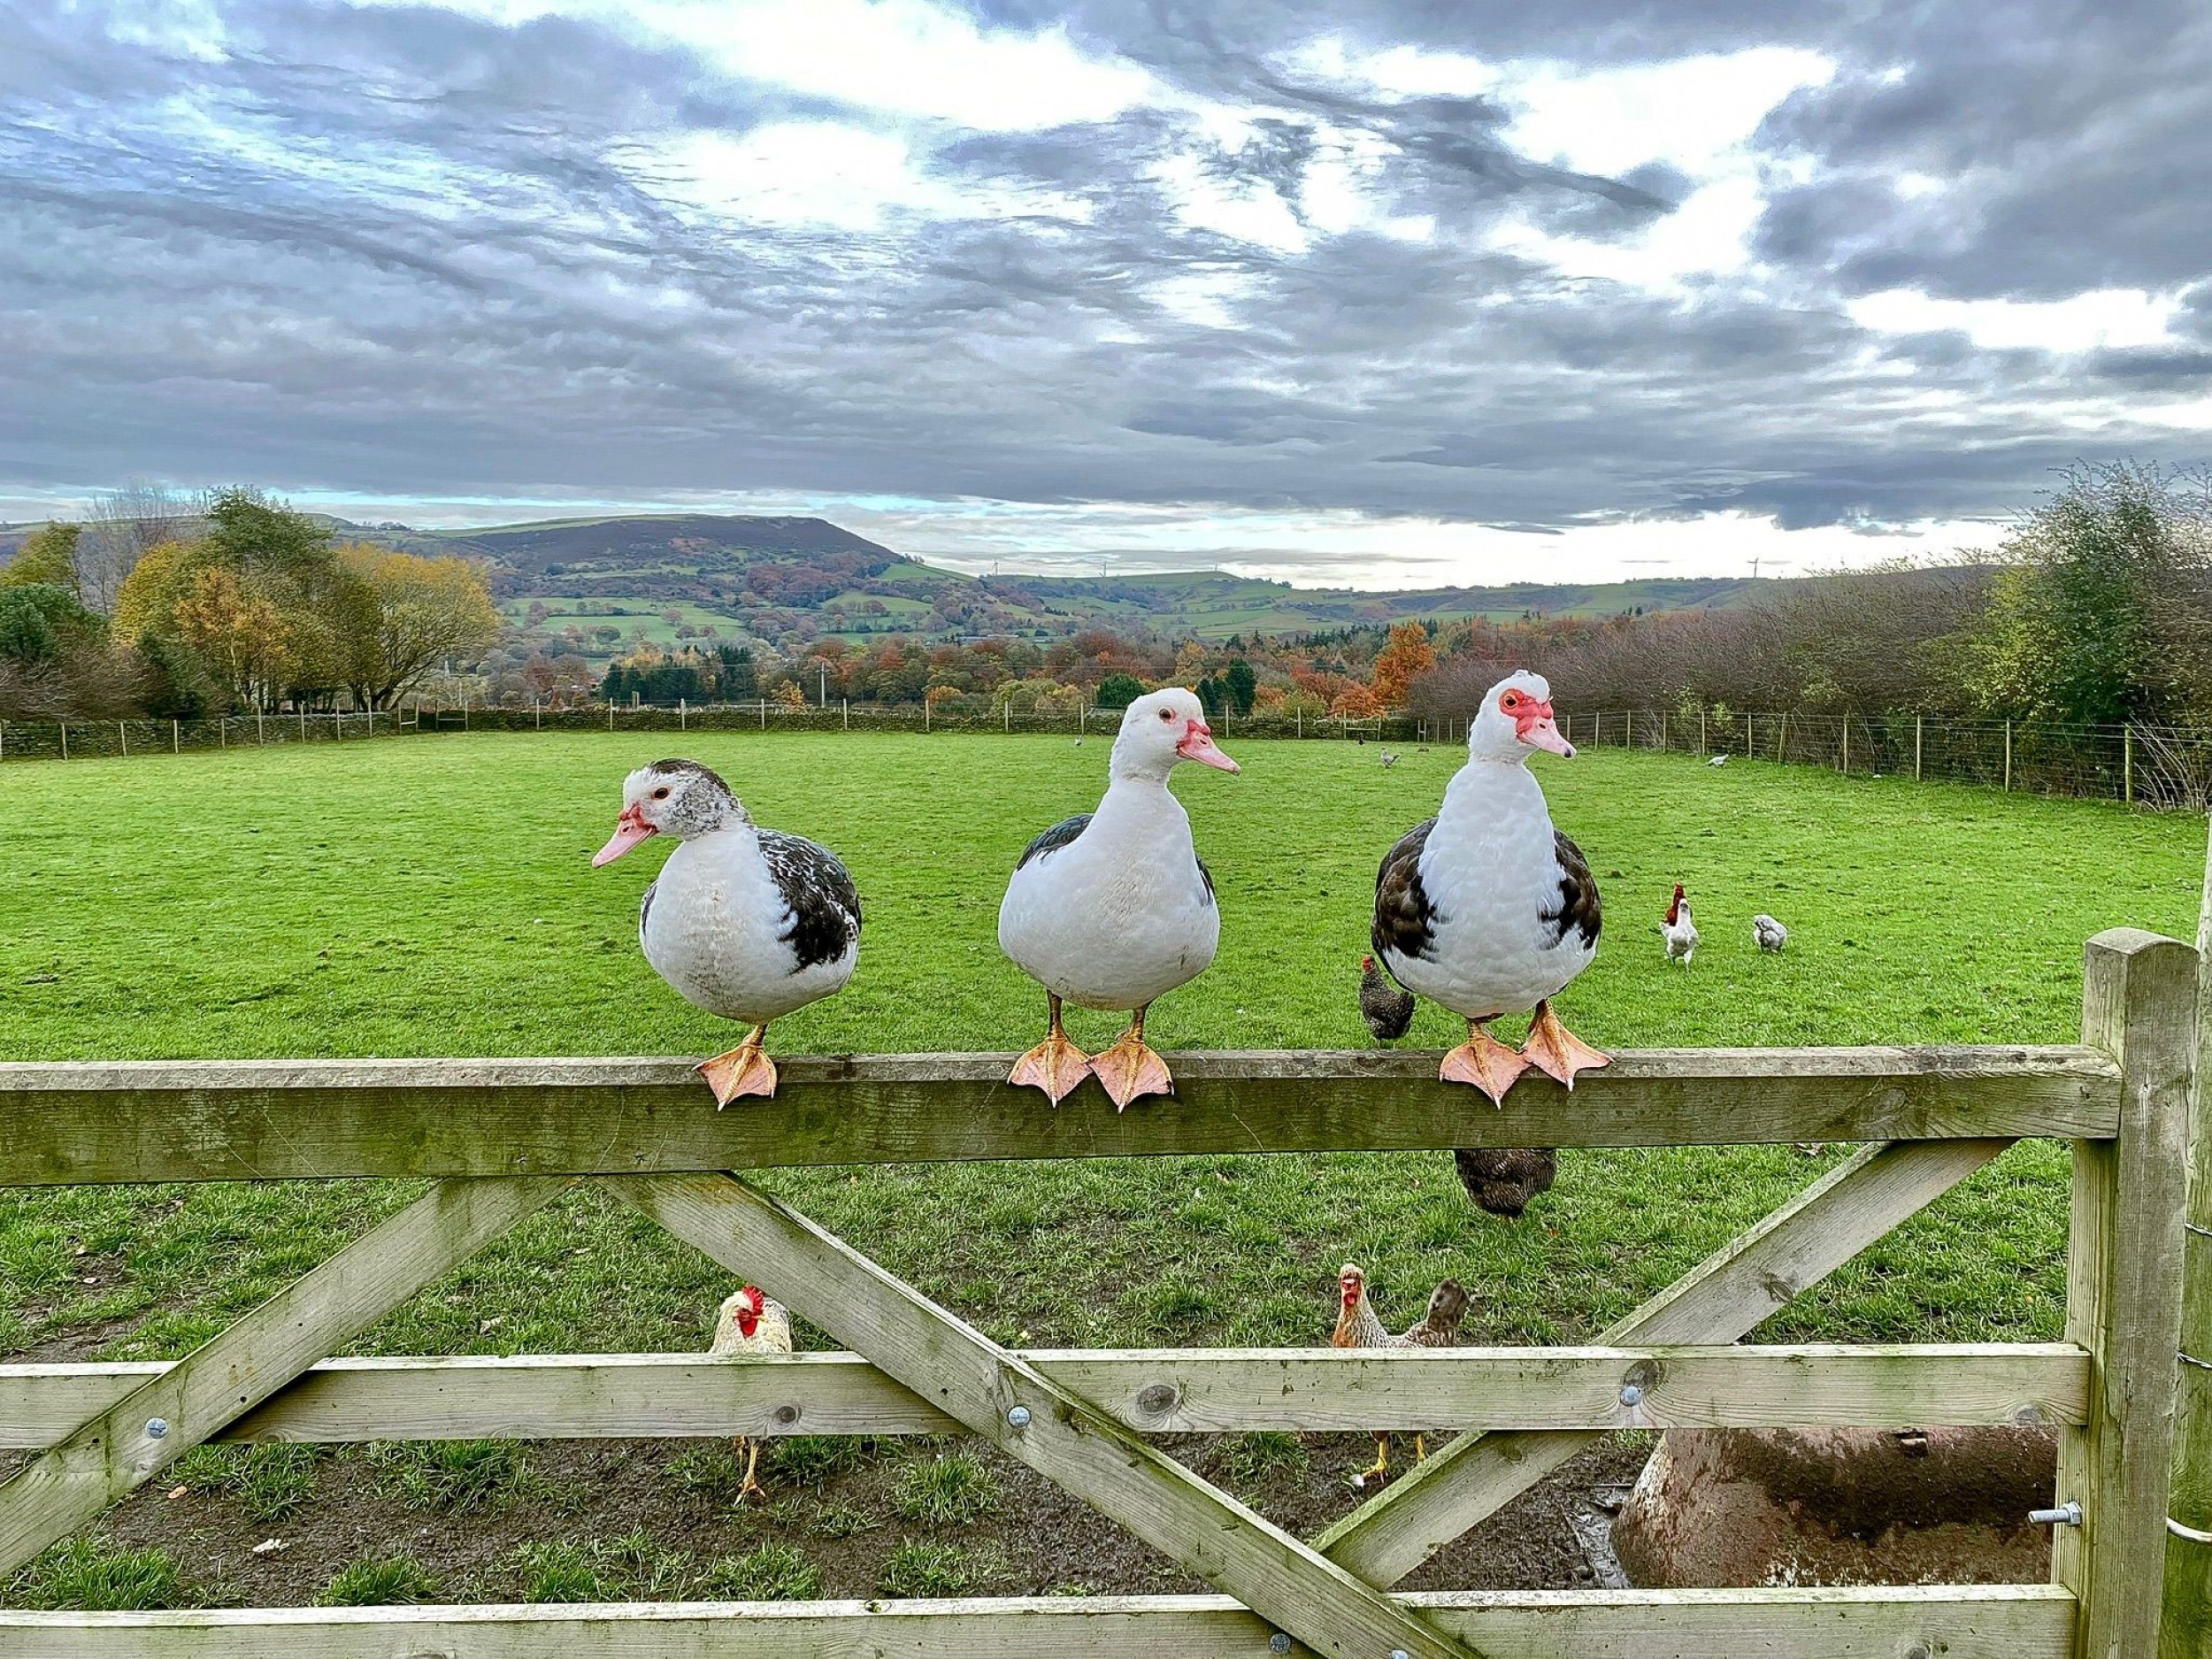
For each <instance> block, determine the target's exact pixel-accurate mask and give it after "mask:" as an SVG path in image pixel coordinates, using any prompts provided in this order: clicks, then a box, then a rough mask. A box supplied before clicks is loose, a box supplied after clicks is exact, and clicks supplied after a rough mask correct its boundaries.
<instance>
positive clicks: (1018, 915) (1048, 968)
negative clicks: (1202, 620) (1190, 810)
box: [998, 687, 1237, 1109]
mask: <svg viewBox="0 0 2212 1659" xmlns="http://www.w3.org/2000/svg"><path fill="white" fill-rule="evenodd" d="M1185 760H1194V761H1196V762H1198V763H1199V764H1201V765H1204V766H1214V767H1218V768H1219V769H1220V770H1221V771H1223V772H1234V771H1236V770H1237V764H1236V762H1234V761H1233V760H1231V759H1230V758H1229V757H1227V756H1226V755H1225V754H1223V753H1222V752H1221V751H1220V749H1217V748H1216V747H1215V746H1214V739H1213V729H1212V728H1211V727H1210V726H1208V725H1207V724H1206V711H1205V709H1204V708H1203V706H1202V705H1201V704H1200V703H1199V701H1198V699H1197V697H1196V696H1195V695H1193V694H1192V693H1190V692H1188V691H1186V690H1183V689H1181V688H1180V687H1175V688H1171V689H1169V690H1165V691H1155V692H1152V693H1151V694H1149V695H1146V696H1142V697H1139V698H1138V699H1137V700H1136V701H1135V702H1134V703H1131V704H1130V705H1129V707H1128V708H1127V710H1125V711H1124V713H1123V715H1122V717H1121V732H1120V734H1119V735H1118V737H1116V738H1115V739H1114V749H1113V754H1112V756H1111V757H1110V761H1109V763H1108V774H1109V782H1108V785H1107V788H1106V795H1105V798H1104V799H1103V800H1102V801H1101V802H1099V803H1098V810H1096V811H1095V812H1086V813H1084V814H1082V815H1081V816H1079V817H1077V818H1068V819H1066V820H1065V821H1064V822H1062V823H1059V824H1056V825H1054V826H1052V827H1051V828H1050V829H1048V830H1047V831H1046V832H1045V833H1043V834H1041V835H1040V836H1038V837H1037V839H1036V840H1035V841H1031V842H1030V843H1029V845H1028V847H1027V848H1026V849H1025V850H1024V851H1023V853H1022V856H1021V858H1020V860H1019V862H1018V863H1017V864H1015V866H1014V875H1013V879H1011V880H1010V881H1009V882H1008V883H1007V886H1006V897H1005V899H1004V901H1003V902H1002V903H1001V904H1000V905H999V912H998V942H999V949H1002V950H1003V951H1004V952H1005V953H1006V954H1007V956H1009V957H1010V958H1011V959H1012V961H1013V963H1014V965H1015V966H1017V967H1018V968H1019V969H1020V970H1021V971H1022V972H1024V973H1026V974H1027V975H1028V976H1029V977H1030V978H1031V979H1034V980H1036V981H1037V982H1038V983H1039V984H1040V985H1041V986H1043V987H1045V995H1046V998H1047V1002H1048V1006H1049V1008H1050V1010H1051V1023H1050V1025H1049V1026H1048V1028H1047V1031H1046V1033H1045V1039H1044V1041H1042V1042H1041V1043H1039V1044H1038V1045H1037V1046H1036V1047H1035V1048H1032V1049H1031V1050H1030V1051H1029V1052H1028V1053H1026V1054H1025V1055H1024V1056H1022V1057H1021V1058H1020V1059H1019V1060H1018V1062H1016V1063H1015V1066H1014V1070H1013V1071H1012V1073H1011V1074H1010V1076H1009V1078H1008V1079H1007V1080H1008V1081H1009V1082H1010V1083H1016V1084H1021V1085H1025V1086H1027V1087H1034V1088H1041V1089H1042V1090H1043V1091H1044V1092H1045V1094H1047V1095H1048V1097H1049V1098H1050V1099H1051V1101H1052V1102H1053V1103H1054V1104H1055V1105H1057V1104H1058V1103H1059V1102H1061V1100H1063V1099H1064V1097H1065V1096H1066V1095H1067V1094H1069V1092H1070V1091H1071V1090H1072V1089H1074V1088H1075V1087H1077V1086H1078V1085H1079V1084H1080V1083H1081V1082H1082V1081H1083V1079H1084V1078H1085V1077H1086V1076H1089V1075H1095V1076H1096V1077H1097V1079H1098V1080H1099V1083H1100V1085H1101V1086H1102V1087H1104V1089H1105V1091H1106V1093H1107V1094H1109V1095H1110V1096H1111V1097H1112V1099H1113V1102H1114V1105H1115V1106H1116V1108H1117V1109H1119V1108H1122V1107H1125V1106H1127V1105H1128V1104H1129V1102H1131V1101H1133V1100H1134V1099H1136V1098H1137V1097H1138V1096H1139V1095H1140V1094H1167V1093H1170V1092H1171V1090H1172V1089H1173V1087H1174V1080H1173V1079H1171V1077H1170V1076H1169V1075H1168V1069H1167V1064H1166V1063H1165V1062H1164V1061H1163V1060H1162V1059H1161V1058H1160V1056H1158V1055H1156V1054H1155V1053H1153V1051H1152V1050H1151V1049H1150V1048H1147V1047H1146V1046H1145V1041H1144V1017H1145V1010H1147V1009H1148V1007H1150V1005H1151V1003H1152V1002H1153V1000H1154V999H1155V998H1156V997H1159V996H1163V995H1165V994H1166V993H1168V992H1170V991H1171V990H1173V989H1174V988H1175V987H1177V986H1179V985H1183V984H1186V983H1187V982H1188V981H1189V980H1191V979H1195V978H1197V977H1198V975H1199V974H1201V973H1202V972H1205V970H1206V967H1207V964H1210V963H1211V962H1212V961H1213V959H1214V947H1215V946H1216V944H1217V943H1218V942H1219V941H1220V938H1221V912H1220V910H1218V909H1217V908H1216V906H1215V903H1214V884H1213V879H1212V877H1210V876H1209V875H1208V874H1207V873H1206V866H1205V865H1204V864H1201V863H1200V862H1199V861H1198V852H1197V849H1196V848H1195V847H1194V845H1193V843H1192V841H1191V833H1190V818H1189V817H1188V815H1187V814H1186V813H1185V812H1184V810H1183V807H1182V803H1180V802H1179V801H1178V800H1176V798H1175V797H1174V795H1171V794H1170V793H1169V791H1168V787H1167V779H1168V773H1169V772H1172V771H1173V770H1174V769H1175V765H1176V763H1177V762H1179V761H1185ZM1063 1001H1066V1002H1073V1003H1076V1004H1077V1005H1078V1006H1079V1007H1083V1008H1099V1009H1127V1010H1131V1011H1130V1018H1129V1029H1128V1030H1127V1031H1125V1032H1124V1033H1122V1036H1121V1039H1120V1041H1118V1042H1116V1043H1115V1044H1114V1046H1113V1047H1112V1048H1109V1049H1108V1050H1107V1051H1106V1052H1105V1053H1103V1054H1102V1055H1099V1056H1097V1057H1096V1058H1092V1057H1090V1056H1086V1055H1085V1054H1084V1053H1083V1051H1082V1050H1081V1049H1079V1048H1077V1047H1076V1046H1075V1045H1074V1044H1073V1043H1071V1042H1070V1041H1068V1039H1067V1033H1065V1032H1064V1031H1062V1030H1061V1028H1060V1005H1061V1003H1062V1002H1063Z"/></svg>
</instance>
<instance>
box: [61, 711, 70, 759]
mask: <svg viewBox="0 0 2212 1659" xmlns="http://www.w3.org/2000/svg"><path fill="white" fill-rule="evenodd" d="M61 757H62V758H63V759H64V760H67V759H68V758H69V722H68V721H66V720H64V721H63V722H62V723H61Z"/></svg>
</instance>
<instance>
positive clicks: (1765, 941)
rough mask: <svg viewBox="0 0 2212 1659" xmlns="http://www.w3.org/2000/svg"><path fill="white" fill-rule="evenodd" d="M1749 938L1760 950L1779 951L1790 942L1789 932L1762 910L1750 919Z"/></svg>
mask: <svg viewBox="0 0 2212 1659" xmlns="http://www.w3.org/2000/svg"><path fill="white" fill-rule="evenodd" d="M1751 936H1752V938H1754V939H1755V940H1757V941H1759V949H1762V950H1779V949H1782V947H1783V946H1785V945H1786V944H1788V943H1789V942H1790V930H1789V929H1788V928H1786V927H1785V926H1782V924H1781V923H1779V922H1778V921H1776V920H1775V919H1774V918H1772V917H1771V916H1769V915H1768V914H1767V913H1766V912H1765V911H1763V910H1762V911H1760V912H1759V914H1758V915H1756V916H1755V917H1753V918H1751Z"/></svg>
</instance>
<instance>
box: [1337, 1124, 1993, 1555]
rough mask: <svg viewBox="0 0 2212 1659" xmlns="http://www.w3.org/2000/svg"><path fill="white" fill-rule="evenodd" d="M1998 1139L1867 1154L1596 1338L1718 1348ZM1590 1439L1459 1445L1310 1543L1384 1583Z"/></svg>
mask: <svg viewBox="0 0 2212 1659" xmlns="http://www.w3.org/2000/svg"><path fill="white" fill-rule="evenodd" d="M2007 1144H2008V1143H2007V1142H2005V1141H1916V1142H1904V1143H1899V1144H1892V1145H1887V1146H1877V1147H1868V1148H1863V1150H1861V1151H1860V1152H1858V1153H1857V1154H1856V1155H1855V1156H1852V1157H1851V1158H1849V1159H1847V1160H1846V1161H1845V1162H1844V1163H1842V1164H1839V1165H1837V1166H1836V1168H1834V1169H1833V1170H1831V1171H1829V1172H1828V1173H1827V1174H1826V1175H1825V1176H1824V1177H1822V1179H1819V1180H1817V1181H1816V1182H1814V1183H1813V1185H1812V1186H1810V1187H1807V1188H1806V1189H1805V1191H1803V1192H1802V1193H1801V1194H1798V1196H1797V1197H1796V1198H1794V1199H1793V1200H1792V1201H1791V1202H1789V1203H1787V1204H1785V1205H1784V1206H1783V1207H1782V1208H1781V1209H1779V1210H1776V1211H1775V1212H1774V1213H1773V1214H1772V1215H1770V1216H1768V1217H1765V1218H1764V1219H1763V1220H1762V1221H1760V1222H1759V1224H1758V1225H1755V1226H1754V1227H1752V1228H1750V1229H1749V1230H1748V1231H1747V1232H1746V1233H1743V1234H1742V1235H1740V1237H1738V1238H1736V1239H1734V1240H1731V1241H1730V1242H1729V1243H1727V1244H1726V1245H1724V1246H1723V1247H1722V1248H1720V1249H1719V1250H1717V1251H1716V1252H1715V1253H1714V1254H1713V1255H1712V1256H1708V1257H1707V1258H1706V1259H1705V1261H1703V1262H1702V1263H1700V1264H1699V1265H1698V1266H1696V1267H1694V1268H1693V1269H1692V1270H1691V1271H1689V1272H1688V1273H1686V1274H1685V1275H1683V1277H1682V1278H1680V1279H1677V1280H1676V1281H1675V1282H1674V1284H1673V1285H1671V1286H1669V1287H1668V1288H1667V1289H1665V1290H1663V1291H1662V1292H1660V1293H1659V1294H1658V1295H1656V1296H1655V1297H1653V1298H1652V1300H1651V1301H1649V1302H1646V1303H1645V1304H1644V1305H1643V1306H1642V1307H1641V1308H1640V1309H1638V1310H1636V1311H1635V1312H1633V1313H1632V1314H1630V1315H1629V1316H1628V1317H1625V1318H1624V1319H1622V1320H1620V1321H1619V1322H1618V1323H1617V1324H1616V1325H1613V1326H1612V1328H1611V1329H1609V1330H1608V1331H1607V1332H1606V1333H1604V1336H1603V1338H1602V1340H1604V1341H1606V1342H1607V1343H1609V1344H1615V1345H1622V1344H1628V1343H1634V1342H1640V1341H1660V1342H1730V1341H1733V1340H1736V1339H1737V1338H1739V1337H1741V1336H1743V1335H1745V1334H1746V1333H1748V1332H1750V1331H1751V1330H1753V1329H1754V1328H1755V1327H1756V1326H1757V1325H1759V1323H1760V1322H1761V1321H1762V1320H1763V1319H1765V1318H1766V1317H1767V1316H1768V1315H1769V1314H1770V1313H1772V1312H1773V1311H1774V1310H1776V1309H1778V1308H1779V1307H1781V1306H1782V1305H1783V1304H1785V1303H1786V1302H1789V1301H1790V1300H1791V1299H1792V1298H1793V1297H1794V1296H1796V1295H1797V1294H1798V1293H1799V1292H1801V1291H1802V1290H1803V1289H1805V1288H1806V1287H1807V1286H1809V1285H1813V1284H1816V1283H1817V1282H1818V1281H1819V1280H1821V1279H1824V1278H1825V1277H1827V1275H1829V1274H1830V1273H1832V1272H1833V1271H1835V1270H1836V1269H1837V1268H1839V1267H1840V1266H1841V1265H1842V1264H1843V1263H1846V1262H1847V1261H1849V1260H1850V1259H1851V1258H1852V1257H1853V1256H1855V1255H1857V1254H1858V1253H1859V1252H1860V1251H1861V1250H1863V1249H1864V1248H1866V1247H1867V1246H1868V1245H1870V1244H1871V1243H1873V1242H1874V1240H1877V1239H1878V1238H1880V1237H1881V1236H1882V1235H1883V1234H1884V1233H1887V1232H1889V1231H1890V1230H1891V1229H1892V1228H1893V1227H1894V1226H1896V1225H1898V1224H1899V1223H1900V1222H1901V1221H1904V1220H1905V1219H1907V1218H1908V1217H1910V1216H1913V1215H1915V1214H1916V1213H1917V1212H1918V1211H1920V1210H1923V1209H1924V1208H1926V1207H1927V1206H1928V1205H1929V1204H1931V1203H1932V1202H1935V1200H1937V1199H1938V1198H1939V1197H1941V1196H1942V1195H1943V1194H1945V1193H1947V1192H1948V1191H1950V1189H1951V1188H1952V1187H1955V1186H1957V1185H1958V1184H1959V1182H1961V1181H1962V1180H1964V1179H1966V1178H1967V1177H1968V1176H1970V1175H1971V1174H1972V1173H1973V1172H1974V1171H1976V1170H1978V1169H1979V1168H1981V1167H1982V1165H1983V1164H1986V1163H1988V1162H1989V1160H1990V1159H1992V1158H1993V1157H1995V1156H1997V1155H1998V1154H1999V1153H2000V1152H2001V1151H2003V1150H2004V1149H2005V1147H2006V1145H2007ZM1595 1438H1596V1436H1595V1435H1594V1434H1590V1433H1586V1432H1581V1431H1577V1430H1548V1429H1539V1430H1530V1431H1517V1432H1507V1433H1501V1434H1463V1435H1461V1436H1460V1437H1459V1438H1458V1439H1457V1440H1453V1441H1452V1442H1451V1443H1450V1444H1449V1445H1448V1446H1446V1447H1445V1448H1443V1449H1442V1450H1441V1451H1440V1452H1438V1453H1436V1454H1435V1455H1432V1456H1431V1457H1430V1458H1429V1460H1428V1461H1427V1462H1426V1463H1423V1464H1421V1465H1420V1466H1419V1467H1418V1468H1417V1469H1414V1470H1412V1471H1409V1473H1408V1474H1407V1475H1405V1476H1404V1477H1403V1478H1402V1479H1400V1480H1398V1481H1396V1482H1394V1484H1392V1485H1391V1486H1386V1487H1385V1488H1384V1490H1383V1492H1382V1494H1381V1495H1380V1496H1379V1497H1376V1498H1372V1499H1370V1500H1369V1501H1368V1502H1366V1503H1364V1504H1363V1505H1361V1506H1360V1507H1359V1508H1358V1509H1355V1510H1354V1511H1353V1512H1352V1513H1351V1514H1350V1515H1348V1516H1347V1517H1345V1518H1344V1519H1343V1520H1341V1521H1340V1522H1338V1523H1337V1524H1336V1525H1334V1526H1333V1527H1331V1528H1329V1529H1328V1530H1327V1531H1325V1532H1323V1533H1322V1534H1321V1536H1320V1537H1319V1538H1318V1539H1317V1540H1316V1541H1317V1543H1318V1544H1319V1545H1320V1546H1321V1548H1323V1550H1324V1551H1325V1552H1326V1553H1327V1555H1328V1556H1329V1558H1330V1559H1331V1560H1333V1561H1335V1562H1339V1563H1342V1564H1343V1565H1345V1566H1347V1567H1349V1568H1350V1569H1351V1570H1352V1571H1354V1572H1356V1573H1358V1574H1359V1576H1360V1577H1361V1578H1365V1579H1366V1580H1367V1581H1368V1582H1370V1583H1371V1584H1394V1583H1396V1582H1397V1581H1398V1580H1399V1579H1400V1578H1404V1577H1405V1575H1406V1574H1407V1573H1409V1572H1411V1571H1413V1570H1414V1568H1416V1567H1417V1566H1419V1565H1420V1564H1421V1563H1423V1562H1424V1561H1426V1560H1427V1559H1428V1558H1429V1557H1430V1556H1431V1555H1434V1554H1435V1553H1436V1552H1437V1551H1438V1550H1440V1549H1441V1548H1443V1547H1444V1546H1445V1545H1446V1544H1448V1543H1449V1542H1451V1541H1452V1540H1454V1539H1455V1538H1457V1537H1458V1536H1459V1535H1460V1534H1461V1533H1462V1532H1465V1531H1466V1530H1467V1529H1468V1528H1469V1527H1471V1526H1472V1525H1475V1524H1476V1523H1477V1522H1479V1521H1480V1520H1483V1519H1484V1518H1486V1517H1488V1516H1491V1515H1494V1514H1495V1513H1496V1512H1497V1511H1498V1510H1499V1509H1502V1507H1504V1505H1505V1504H1507V1503H1508V1502H1511V1501H1512V1500H1513V1499H1514V1498H1515V1497H1517V1496H1518V1495H1519V1494H1522V1493H1523V1492H1525V1491H1526V1490H1528V1488H1529V1487H1531V1486H1534V1485H1535V1484H1536V1483H1537V1482H1538V1481H1539V1480H1540V1479H1543V1478H1544V1476H1546V1475H1547V1474H1548V1473H1549V1472H1550V1471H1553V1470H1555V1469H1556V1468H1558V1467H1559V1465H1560V1464H1562V1463H1565V1462H1566V1461H1567V1460H1568V1459H1569V1458H1570V1457H1572V1456H1573V1455H1575V1454H1576V1453H1577V1452H1579V1451H1581V1450H1583V1449H1584V1448H1586V1447H1588V1446H1589V1445H1590V1443H1591V1442H1592V1441H1593V1440H1594V1439H1595Z"/></svg>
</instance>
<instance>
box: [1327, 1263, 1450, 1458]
mask: <svg viewBox="0 0 2212 1659" xmlns="http://www.w3.org/2000/svg"><path fill="white" fill-rule="evenodd" d="M1336 1282H1337V1291H1338V1302H1339V1305H1338V1311H1337V1317H1336V1329H1335V1330H1334V1331H1333V1332H1332V1333H1330V1336H1329V1346H1330V1347H1331V1348H1450V1347H1453V1346H1454V1345H1455V1344H1456V1343H1457V1342H1458V1340H1459V1327H1460V1324H1461V1322H1462V1321H1463V1320H1464V1319H1465V1318H1466V1317H1467V1292H1466V1289H1465V1287H1464V1286H1462V1285H1461V1284H1460V1283H1459V1281H1458V1280H1456V1279H1446V1280H1444V1282H1443V1283H1441V1284H1440V1285H1439V1286H1437V1287H1436V1288H1435V1289H1434V1290H1432V1291H1431V1292H1430V1293H1429V1308H1428V1311H1427V1312H1426V1313H1425V1314H1423V1315H1422V1316H1421V1317H1420V1319H1419V1320H1418V1321H1417V1322H1416V1323H1415V1324H1414V1325H1411V1326H1409V1327H1408V1329H1407V1330H1406V1331H1405V1332H1404V1333H1402V1334H1401V1335H1398V1336H1393V1335H1392V1334H1391V1333H1390V1332H1389V1330H1388V1328H1387V1327H1386V1326H1385V1325H1384V1324H1383V1322H1382V1320H1381V1318H1380V1317H1378V1316H1377V1314H1376V1312H1375V1310H1374V1307H1373V1305H1372V1304H1371V1302H1369V1301H1368V1300H1367V1275H1366V1273H1365V1272H1364V1271H1362V1270H1361V1269H1360V1268H1359V1266H1358V1265H1357V1264H1356V1263H1351V1262H1347V1263H1345V1264H1344V1265H1343V1266H1342V1267H1341V1268H1340V1269H1339V1270H1338V1271H1337V1276H1336ZM1427 1455H1428V1446H1427V1444H1426V1442H1425V1439H1424V1437H1422V1436H1421V1435H1418V1434H1417V1435H1415V1436H1414V1437H1413V1456H1414V1461H1415V1462H1417V1463H1418V1462H1419V1461H1420V1460H1421V1459H1422V1458H1424V1457H1425V1456H1427ZM1389 1469H1390V1436H1389V1435H1388V1434H1387V1433H1383V1434H1378V1435H1376V1436H1375V1463H1374V1466H1373V1467H1372V1468H1371V1469H1363V1470H1362V1471H1360V1472H1359V1473H1358V1474H1356V1475H1354V1476H1353V1477H1352V1484H1353V1486H1361V1487H1363V1486H1366V1484H1367V1483H1368V1482H1369V1481H1370V1480H1373V1479H1380V1478H1381V1477H1382V1476H1383V1475H1385V1474H1386V1473H1387V1472H1389Z"/></svg>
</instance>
